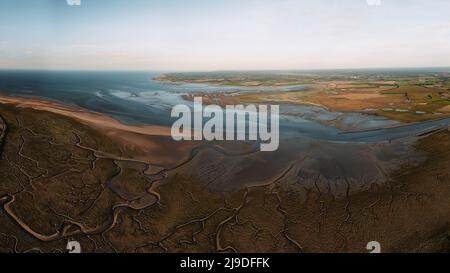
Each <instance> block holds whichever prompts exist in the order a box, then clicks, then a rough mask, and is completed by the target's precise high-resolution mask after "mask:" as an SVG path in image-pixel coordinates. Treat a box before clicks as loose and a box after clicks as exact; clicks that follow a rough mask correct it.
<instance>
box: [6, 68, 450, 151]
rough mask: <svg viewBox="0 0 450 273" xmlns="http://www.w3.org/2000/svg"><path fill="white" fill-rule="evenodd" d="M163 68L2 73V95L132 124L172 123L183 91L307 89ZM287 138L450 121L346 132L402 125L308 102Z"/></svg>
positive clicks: (382, 136)
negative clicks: (180, 79)
mask: <svg viewBox="0 0 450 273" xmlns="http://www.w3.org/2000/svg"><path fill="white" fill-rule="evenodd" d="M160 74H161V73H159V72H74V71H70V72H69V71H0V94H5V95H16V96H24V97H37V98H45V99H51V100H56V101H60V102H64V103H67V104H72V105H77V106H80V107H83V108H86V109H89V110H92V111H97V112H101V113H105V114H108V115H110V116H113V117H114V118H116V119H118V120H120V121H122V122H124V123H128V124H156V125H169V126H170V125H172V123H173V121H174V120H173V119H172V118H170V110H171V108H172V107H173V106H174V105H177V104H180V103H185V104H191V102H186V101H184V100H183V98H182V95H184V94H189V93H196V92H210V93H214V92H220V93H230V92H238V93H243V92H254V91H258V92H260V91H289V90H301V89H302V87H301V86H289V87H232V86H213V85H203V84H173V83H167V82H159V81H155V80H152V78H153V77H155V76H158V75H160ZM280 115H281V119H280V133H281V136H282V137H283V136H285V137H291V136H295V135H301V136H303V137H311V138H314V139H322V140H327V141H336V142H378V141H390V140H393V139H397V138H402V137H406V136H413V135H416V134H419V133H421V132H424V131H427V130H430V129H433V128H435V127H436V126H445V125H448V124H449V122H450V119H446V120H442V121H433V122H426V123H419V124H412V125H407V126H404V127H398V128H390V129H381V130H374V131H364V132H357V133H343V132H344V131H345V130H367V129H375V128H385V127H392V126H398V125H401V124H400V123H399V122H396V121H392V120H388V119H385V118H383V117H375V116H371V115H367V114H361V113H337V112H329V111H327V110H325V109H323V108H321V107H317V106H307V105H292V104H282V105H280Z"/></svg>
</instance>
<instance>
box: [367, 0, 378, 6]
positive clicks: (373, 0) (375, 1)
mask: <svg viewBox="0 0 450 273" xmlns="http://www.w3.org/2000/svg"><path fill="white" fill-rule="evenodd" d="M366 1H367V5H369V6H371V7H373V6H375V7H379V6H381V0H366Z"/></svg>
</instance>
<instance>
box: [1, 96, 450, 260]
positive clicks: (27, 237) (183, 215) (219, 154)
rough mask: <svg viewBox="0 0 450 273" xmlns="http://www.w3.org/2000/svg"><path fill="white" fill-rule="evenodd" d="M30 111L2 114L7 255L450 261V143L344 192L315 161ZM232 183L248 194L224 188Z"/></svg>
mask: <svg viewBox="0 0 450 273" xmlns="http://www.w3.org/2000/svg"><path fill="white" fill-rule="evenodd" d="M20 101H21V104H18V103H13V102H10V103H6V104H1V105H0V116H1V117H2V119H3V120H4V124H5V125H6V126H7V131H6V134H5V137H4V143H3V148H2V150H0V151H1V159H0V173H1V174H2V177H3V179H2V183H0V204H1V208H2V209H1V211H0V223H1V226H2V229H1V233H0V249H1V251H2V252H63V251H64V250H65V247H66V243H67V239H76V240H77V241H79V242H80V243H81V244H82V246H83V248H84V249H85V251H86V252H90V251H94V252H209V251H214V252H366V251H367V250H366V248H365V247H366V245H365V244H366V243H367V242H369V241H373V240H377V241H379V242H380V243H381V245H382V248H383V251H385V252H396V251H402V252H404V251H417V252H422V251H423V252H428V251H433V252H434V251H436V252H442V251H448V249H449V240H448V231H449V223H448V219H450V208H449V207H448V204H449V202H450V199H449V198H450V197H449V196H450V187H449V186H450V184H449V181H450V179H449V177H450V169H449V168H448V166H450V164H449V162H450V154H449V153H448V151H449V150H450V132H449V131H448V130H440V131H437V132H435V133H433V134H429V135H427V136H425V137H423V138H421V139H420V140H419V141H418V142H417V143H416V144H414V149H417V150H418V151H421V153H422V154H423V155H424V159H423V160H421V161H419V162H415V163H414V164H412V163H411V164H410V163H402V164H401V166H400V167H399V168H397V170H396V171H393V172H390V173H389V174H386V175H387V177H385V178H384V179H383V180H384V181H383V182H382V183H370V184H363V183H360V182H361V181H358V179H357V178H355V177H351V176H350V175H348V176H346V175H345V173H346V172H348V171H349V170H351V168H349V167H348V166H341V168H342V169H343V170H345V171H344V172H343V173H342V176H341V177H340V178H339V179H336V180H330V179H328V178H327V177H326V176H324V175H316V174H315V173H310V171H309V169H307V168H306V169H305V168H299V167H298V166H299V165H298V164H299V162H308V160H310V158H309V156H303V155H301V156H300V157H299V158H291V159H287V160H286V161H283V160H280V161H279V162H277V163H276V164H275V161H273V160H271V158H270V157H269V158H267V155H264V154H262V153H255V152H254V151H253V150H252V149H251V147H246V145H245V144H223V143H212V144H208V145H205V144H204V143H196V144H195V145H194V144H192V146H189V145H188V144H185V143H184V144H183V143H175V142H173V141H172V140H171V139H170V137H168V136H165V135H158V134H156V135H152V134H149V135H145V134H142V131H139V130H140V129H131V128H130V129H129V130H128V131H126V130H124V128H125V127H122V126H117V127H114V126H111V124H114V123H115V122H113V121H112V123H110V124H109V125H108V130H104V127H102V125H100V124H96V122H100V121H102V118H103V117H102V118H100V117H99V116H97V115H99V114H96V113H89V115H88V116H89V117H92V116H94V117H96V118H91V119H88V120H86V118H84V117H83V118H79V115H80V113H82V112H83V110H82V109H78V110H77V111H71V110H67V109H65V107H66V106H62V105H57V106H56V105H55V106H54V107H49V106H48V105H46V103H44V104H43V105H39V104H38V105H37V106H36V102H35V101H34V102H33V101H27V100H26V99H21V100H20ZM41 103H43V102H41ZM27 104H28V105H27ZM38 107H40V108H39V109H38ZM45 107H47V108H45ZM61 107H62V108H61ZM55 109H62V110H55ZM67 112H70V113H67ZM4 127H5V126H4ZM126 128H128V127H126ZM115 130H117V131H115ZM2 131H4V130H2ZM123 132H128V133H129V134H130V136H131V135H136V137H138V140H139V141H135V142H133V139H131V140H130V139H128V138H127V141H124V138H123V136H122V134H123ZM143 140H145V141H146V142H142V141H143ZM129 141H131V143H132V144H130V142H129ZM147 144H148V145H149V146H147ZM150 144H152V145H150ZM227 145H228V147H227ZM318 145H319V146H320V144H318ZM289 148H290V147H286V148H285V149H286V150H291V149H289ZM143 149H145V152H143ZM336 149H337V148H336ZM355 149H356V148H355ZM380 149H384V148H383V147H380ZM347 150H348V148H347ZM291 151H292V150H291ZM356 151H357V150H356ZM280 152H281V153H283V149H282V151H280ZM336 153H338V151H336ZM358 153H359V152H358ZM312 154H313V153H311V156H312ZM286 155H287V154H286ZM371 155H372V153H370V152H369V153H367V156H369V157H370V156H371ZM277 156H280V155H277ZM280 158H282V157H280ZM250 162H259V163H258V164H256V163H253V165H252V164H250ZM269 162H271V163H270V164H269ZM323 162H325V161H323ZM248 164H250V166H249V167H248V168H247V169H245V171H241V172H239V171H236V170H238V169H239V168H242V167H245V166H246V165H248ZM233 165H235V168H230V166H233ZM312 165H314V164H312ZM332 165H333V166H338V165H339V164H338V165H336V164H332ZM332 165H330V166H332ZM224 166H226V168H224ZM252 166H253V167H252ZM258 166H259V167H258ZM262 166H265V167H264V168H262ZM269 166H270V168H269ZM302 166H303V165H302ZM323 166H327V165H326V164H325V165H323ZM237 167H239V168H237ZM236 168H237V169H236ZM230 170H234V172H236V174H233V173H231V171H230ZM251 170H252V171H251ZM322 171H324V170H322ZM328 171H330V172H331V171H333V170H328ZM224 172H225V173H224ZM227 172H230V173H227ZM261 172H262V173H263V174H262V175H261V174H260V173H261ZM324 173H325V172H324ZM258 175H261V177H265V178H266V180H265V181H256V180H255V177H257V176H258ZM224 177H228V178H230V177H236V179H237V178H239V179H240V180H239V181H238V180H236V181H237V182H235V183H232V186H229V187H224V185H228V184H229V183H231V180H230V181H222V180H223V178H224ZM220 178H222V180H221V179H220ZM230 179H231V178H230ZM361 179H362V178H361ZM380 179H381V178H380ZM362 180H363V179H362ZM224 183H225V184H224ZM226 183H228V184H226ZM214 185H216V186H214ZM217 185H219V186H217ZM337 185H340V186H339V187H338V188H336V186H337ZM364 185H366V186H364Z"/></svg>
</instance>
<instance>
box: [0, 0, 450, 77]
mask: <svg viewBox="0 0 450 273" xmlns="http://www.w3.org/2000/svg"><path fill="white" fill-rule="evenodd" d="M437 66H450V1H448V0H433V1H430V0H310V1H306V0H277V1H274V0H0V69H77V70H79V69H108V70H109V69H117V70H175V71H210V70H265V69H280V70H282V69H331V68H371V67H373V68H382V67H437Z"/></svg>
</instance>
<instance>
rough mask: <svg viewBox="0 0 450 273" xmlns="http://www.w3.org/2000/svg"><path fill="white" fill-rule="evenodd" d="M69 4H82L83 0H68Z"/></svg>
mask: <svg viewBox="0 0 450 273" xmlns="http://www.w3.org/2000/svg"><path fill="white" fill-rule="evenodd" d="M66 2H67V5H69V6H81V0H66Z"/></svg>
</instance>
